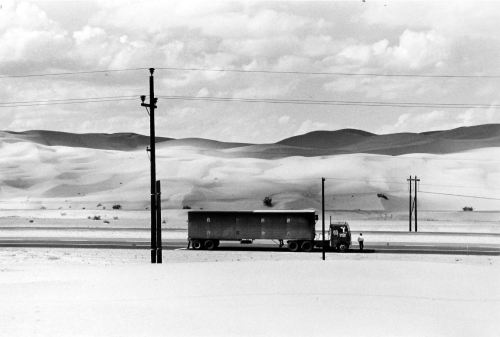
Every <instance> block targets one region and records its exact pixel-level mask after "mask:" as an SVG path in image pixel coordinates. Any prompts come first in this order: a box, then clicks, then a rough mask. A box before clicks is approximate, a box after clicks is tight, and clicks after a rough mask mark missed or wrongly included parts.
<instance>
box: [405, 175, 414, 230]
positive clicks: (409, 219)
mask: <svg viewBox="0 0 500 337" xmlns="http://www.w3.org/2000/svg"><path fill="white" fill-rule="evenodd" d="M406 180H407V181H408V185H409V186H410V198H409V204H408V232H411V217H412V213H413V210H412V193H411V182H412V178H411V176H410V179H406Z"/></svg>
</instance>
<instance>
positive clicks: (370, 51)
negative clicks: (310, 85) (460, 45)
mask: <svg viewBox="0 0 500 337" xmlns="http://www.w3.org/2000/svg"><path fill="white" fill-rule="evenodd" d="M449 48H450V46H449V45H448V43H447V41H446V39H445V38H444V37H443V36H441V35H439V33H437V32H436V31H434V30H430V31H420V32H415V31H412V30H405V31H404V32H403V33H402V34H401V36H400V37H399V44H397V45H393V46H391V45H390V43H389V41H388V40H387V39H383V40H380V41H377V42H375V43H372V44H354V45H351V46H347V47H345V48H344V49H343V50H341V51H340V52H339V53H338V54H337V60H338V62H340V63H343V64H353V63H354V64H358V65H359V66H372V67H374V66H378V67H382V68H386V69H387V68H389V69H390V68H393V69H410V70H418V69H422V68H425V67H431V68H439V67H442V66H443V64H444V62H446V60H447V59H448V57H449Z"/></svg>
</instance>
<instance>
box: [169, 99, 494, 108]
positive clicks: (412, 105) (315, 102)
mask: <svg viewBox="0 0 500 337" xmlns="http://www.w3.org/2000/svg"><path fill="white" fill-rule="evenodd" d="M159 98H163V99H166V100H182V101H211V102H244V103H271V104H296V105H342V106H351V105H352V106H369V107H400V108H441V109H472V108H478V109H498V108H500V105H499V104H484V103H479V104H468V103H428V102H427V103H418V102H381V101H378V102H376V101H331V100H311V99H277V98H245V97H217V96H159Z"/></svg>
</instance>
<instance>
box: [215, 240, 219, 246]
mask: <svg viewBox="0 0 500 337" xmlns="http://www.w3.org/2000/svg"><path fill="white" fill-rule="evenodd" d="M214 241H215V248H217V247H219V245H220V241H219V240H214Z"/></svg>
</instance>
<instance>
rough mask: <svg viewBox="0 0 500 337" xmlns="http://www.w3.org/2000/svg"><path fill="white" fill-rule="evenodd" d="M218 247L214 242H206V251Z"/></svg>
mask: <svg viewBox="0 0 500 337" xmlns="http://www.w3.org/2000/svg"><path fill="white" fill-rule="evenodd" d="M215 247H216V245H215V241H214V240H206V241H205V249H208V250H214V249H215Z"/></svg>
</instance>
